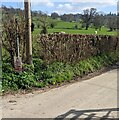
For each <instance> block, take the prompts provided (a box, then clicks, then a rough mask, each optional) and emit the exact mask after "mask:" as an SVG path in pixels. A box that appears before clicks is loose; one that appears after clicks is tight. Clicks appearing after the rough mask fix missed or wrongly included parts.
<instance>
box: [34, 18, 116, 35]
mask: <svg viewBox="0 0 119 120" xmlns="http://www.w3.org/2000/svg"><path fill="white" fill-rule="evenodd" d="M49 21H51V20H49ZM53 21H54V22H55V23H56V26H55V27H54V28H53V29H52V28H50V27H48V33H54V32H61V31H64V32H65V33H69V34H95V29H94V28H89V29H88V30H85V28H83V29H81V23H79V22H64V21H61V20H53ZM36 22H37V21H35V23H36ZM75 25H77V26H78V29H75V27H74V26H75ZM108 30H109V29H108V28H106V27H104V26H103V27H102V28H101V31H99V30H98V31H97V34H98V35H114V36H115V35H117V31H112V32H109V31H108ZM40 31H41V28H39V29H38V28H37V27H35V31H34V32H33V35H37V34H40Z"/></svg>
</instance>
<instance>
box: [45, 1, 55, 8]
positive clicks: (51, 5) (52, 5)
mask: <svg viewBox="0 0 119 120" xmlns="http://www.w3.org/2000/svg"><path fill="white" fill-rule="evenodd" d="M46 5H47V6H48V7H54V3H52V2H48V3H47V4H46Z"/></svg>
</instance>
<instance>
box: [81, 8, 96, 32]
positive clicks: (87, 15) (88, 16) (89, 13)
mask: <svg viewBox="0 0 119 120" xmlns="http://www.w3.org/2000/svg"><path fill="white" fill-rule="evenodd" d="M95 14H96V9H95V8H91V9H86V10H83V15H82V20H83V22H84V23H85V25H86V30H88V28H89V26H90V24H91V23H92V21H93V18H94V16H95Z"/></svg>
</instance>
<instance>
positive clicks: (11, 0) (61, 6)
mask: <svg viewBox="0 0 119 120" xmlns="http://www.w3.org/2000/svg"><path fill="white" fill-rule="evenodd" d="M1 1H2V2H1V5H5V6H7V7H14V8H22V9H23V7H24V0H1ZM117 2H118V0H31V10H37V11H38V10H41V11H43V12H45V13H47V14H49V15H50V14H51V13H53V12H57V13H58V14H60V15H61V14H64V13H65V14H68V13H73V14H76V13H83V10H84V9H87V8H89V9H90V8H96V9H97V11H98V12H104V13H110V12H112V13H117Z"/></svg>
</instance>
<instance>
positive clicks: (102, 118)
mask: <svg viewBox="0 0 119 120" xmlns="http://www.w3.org/2000/svg"><path fill="white" fill-rule="evenodd" d="M112 112H116V116H115V117H116V118H114V117H113V116H110V114H111V113H112ZM117 112H119V108H108V109H92V110H75V109H71V110H70V111H68V112H67V113H64V114H62V115H59V116H57V117H56V118H55V120H63V119H66V118H70V120H76V119H77V120H79V118H82V116H83V117H84V119H83V120H93V118H95V119H98V120H115V119H118V120H119V118H118V117H119V116H118V115H117ZM100 113H103V114H101V115H98V114H100ZM71 115H72V117H70V116H71ZM117 116H118V117H117Z"/></svg>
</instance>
